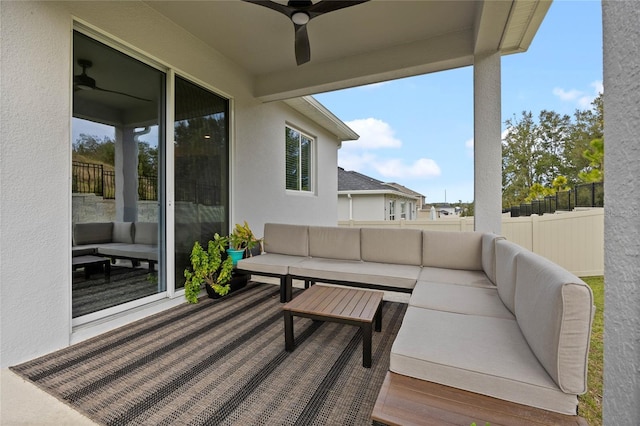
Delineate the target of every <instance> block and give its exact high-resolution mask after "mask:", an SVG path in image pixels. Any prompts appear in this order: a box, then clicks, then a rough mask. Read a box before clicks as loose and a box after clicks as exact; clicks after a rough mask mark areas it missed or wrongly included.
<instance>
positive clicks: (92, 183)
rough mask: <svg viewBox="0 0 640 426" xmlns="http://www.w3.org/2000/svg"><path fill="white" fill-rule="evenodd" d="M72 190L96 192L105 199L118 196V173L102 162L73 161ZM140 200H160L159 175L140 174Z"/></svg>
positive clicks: (84, 192) (87, 192)
mask: <svg viewBox="0 0 640 426" xmlns="http://www.w3.org/2000/svg"><path fill="white" fill-rule="evenodd" d="M71 175H72V177H71V190H72V192H74V193H80V194H95V195H99V196H102V197H103V198H105V199H111V200H112V199H114V198H115V197H116V175H115V172H114V171H113V170H105V169H104V166H103V165H102V164H94V163H82V162H80V161H73V163H72V174H71ZM138 200H145V201H157V200H158V177H157V176H138Z"/></svg>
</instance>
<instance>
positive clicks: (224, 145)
mask: <svg viewBox="0 0 640 426" xmlns="http://www.w3.org/2000/svg"><path fill="white" fill-rule="evenodd" d="M174 130H175V135H174V138H175V146H174V148H175V149H174V154H175V160H174V161H175V173H174V176H175V213H174V214H175V265H176V267H175V271H176V274H175V283H176V288H181V287H184V280H185V278H184V270H185V268H186V267H188V266H189V264H190V263H189V255H190V253H191V248H192V247H193V243H194V242H195V241H199V242H200V243H201V244H202V245H203V246H205V247H206V243H207V242H208V241H209V240H210V239H212V238H213V236H214V234H215V233H219V234H227V233H228V230H229V190H228V188H229V101H228V100H227V99H224V98H222V97H220V96H218V95H216V94H215V93H213V92H211V91H209V90H207V89H205V88H203V87H200V86H198V85H196V84H193V83H191V82H189V81H187V80H185V79H183V78H181V77H176V79H175V127H174Z"/></svg>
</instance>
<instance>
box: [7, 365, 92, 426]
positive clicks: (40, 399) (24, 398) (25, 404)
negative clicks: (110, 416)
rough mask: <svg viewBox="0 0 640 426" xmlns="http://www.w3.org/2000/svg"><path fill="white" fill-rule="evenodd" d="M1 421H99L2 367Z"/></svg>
mask: <svg viewBox="0 0 640 426" xmlns="http://www.w3.org/2000/svg"><path fill="white" fill-rule="evenodd" d="M0 424H1V425H3V426H4V425H7V426H14V425H52V426H53V425H55V426H60V425H69V426H76V425H80V426H82V425H95V424H97V423H94V422H93V421H91V420H89V419H88V418H87V417H85V416H83V415H82V414H80V413H79V412H77V411H75V410H73V409H72V408H71V407H69V406H68V405H66V404H65V403H63V402H60V401H58V400H57V399H56V398H54V397H52V396H51V395H49V394H48V393H46V392H44V391H42V390H40V389H39V388H38V387H36V386H35V385H33V384H32V383H30V382H28V381H26V380H24V379H22V378H21V377H20V376H18V375H16V374H15V373H13V372H12V371H11V370H9V369H2V370H0Z"/></svg>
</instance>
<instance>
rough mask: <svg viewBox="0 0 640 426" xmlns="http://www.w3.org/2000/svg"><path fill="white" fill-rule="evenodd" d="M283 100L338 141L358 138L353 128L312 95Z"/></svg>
mask: <svg viewBox="0 0 640 426" xmlns="http://www.w3.org/2000/svg"><path fill="white" fill-rule="evenodd" d="M284 102H285V103H286V104H287V105H289V106H290V107H291V108H293V109H295V110H296V111H298V112H299V113H300V114H302V115H304V116H306V117H308V118H309V119H311V120H313V121H315V122H316V123H317V124H318V125H320V126H321V127H323V128H324V129H326V130H327V131H329V132H330V133H332V134H334V135H335V136H336V137H337V138H338V139H339V140H340V141H354V140H357V139H359V138H360V136H359V135H358V134H357V133H356V132H354V131H353V129H351V128H350V127H349V126H347V125H346V124H345V123H344V122H343V121H342V120H340V119H339V118H338V117H336V116H335V115H334V114H333V113H332V112H331V111H329V110H328V109H327V108H326V107H325V106H324V105H322V104H321V103H320V102H318V101H317V100H316V98H314V97H313V96H302V97H300V98H293V99H287V100H285V101H284Z"/></svg>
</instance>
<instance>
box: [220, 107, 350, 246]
mask: <svg viewBox="0 0 640 426" xmlns="http://www.w3.org/2000/svg"><path fill="white" fill-rule="evenodd" d="M236 111H237V116H238V119H237V123H236V128H235V130H236V134H237V138H238V141H239V143H238V144H237V145H236V146H235V147H234V150H235V161H234V163H235V164H236V167H235V168H234V175H233V185H234V187H233V194H234V197H233V207H234V209H233V212H234V215H233V220H234V221H235V222H242V221H244V220H246V221H247V222H248V223H249V225H250V226H251V228H252V229H253V231H254V232H255V233H256V235H258V236H262V232H263V228H264V224H265V223H267V222H275V223H292V224H317V225H327V226H329V225H334V226H335V224H336V222H337V220H338V215H337V200H336V191H337V188H338V177H337V174H336V173H335V169H336V165H337V164H338V141H337V140H336V139H335V136H333V135H331V134H330V133H328V132H327V131H326V130H323V129H320V128H319V126H318V125H317V124H315V123H314V122H313V121H311V120H310V119H308V118H307V117H305V116H303V115H302V114H300V113H298V112H297V111H295V110H293V109H292V108H290V107H289V106H287V105H286V104H284V103H280V102H278V103H275V104H260V103H256V102H251V103H249V104H247V105H246V106H240V105H238V106H237V108H236ZM287 125H289V126H292V127H294V128H296V129H299V130H301V131H303V132H305V133H306V134H308V135H309V136H313V137H314V140H315V142H316V147H315V151H314V154H315V161H314V165H315V172H314V173H313V177H314V180H315V182H314V185H313V186H314V191H312V192H311V193H302V192H296V191H288V190H286V189H285V151H284V144H285V127H286V126H287ZM240 141H242V142H240Z"/></svg>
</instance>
